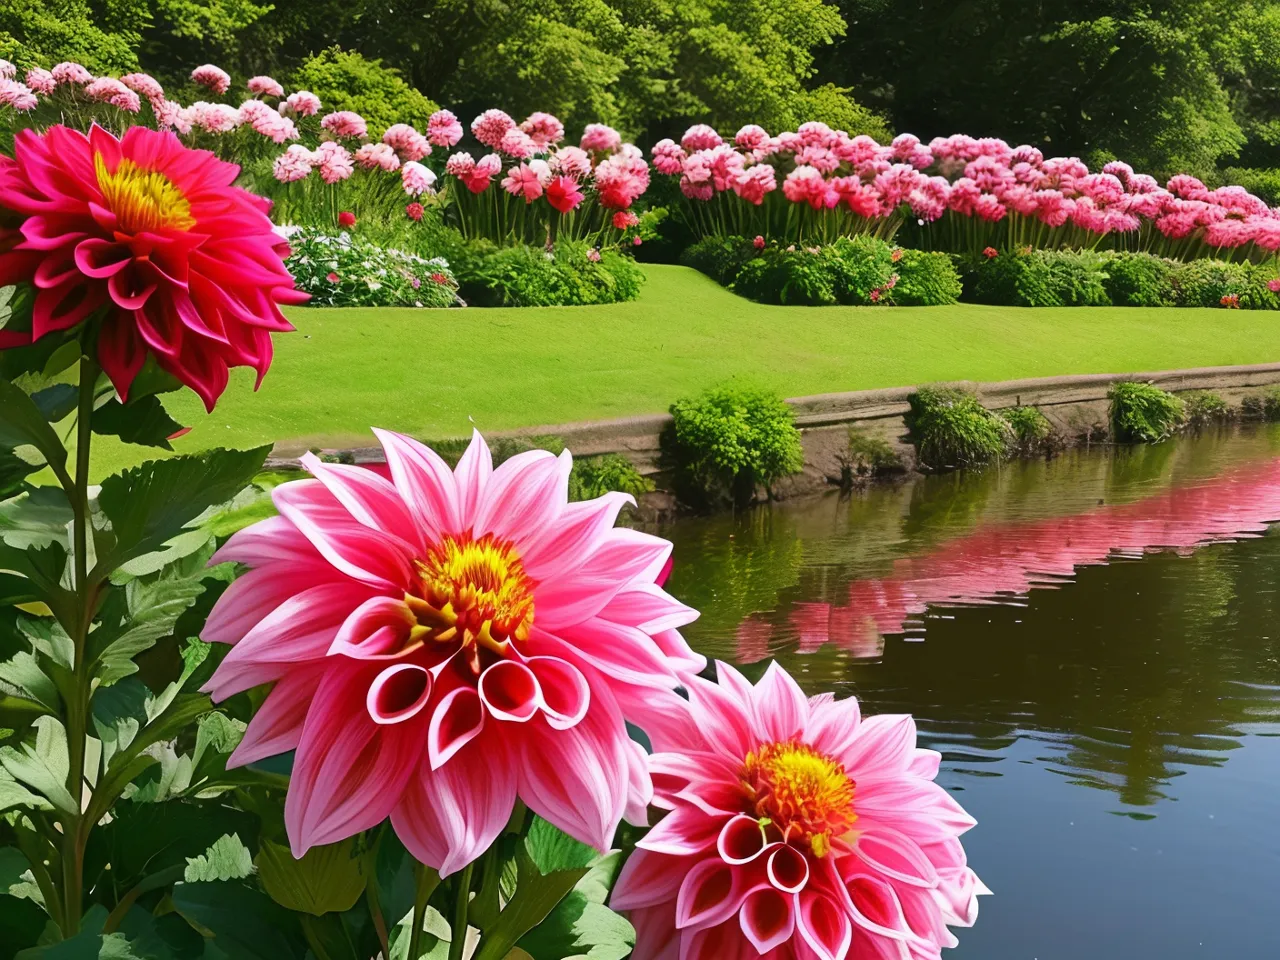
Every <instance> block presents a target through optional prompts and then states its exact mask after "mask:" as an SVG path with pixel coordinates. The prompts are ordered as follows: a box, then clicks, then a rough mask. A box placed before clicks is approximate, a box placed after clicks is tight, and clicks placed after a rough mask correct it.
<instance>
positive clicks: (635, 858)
mask: <svg viewBox="0 0 1280 960" xmlns="http://www.w3.org/2000/svg"><path fill="white" fill-rule="evenodd" d="M698 860H699V858H698V857H697V856H689V857H672V856H668V855H666V854H664V853H653V852H652V851H649V850H643V849H637V850H636V851H635V852H633V853H632V854H631V856H629V857H627V862H626V863H625V864H623V866H622V872H621V873H620V874H618V882H617V883H615V884H614V886H613V893H612V895H611V896H610V898H609V905H610V906H611V907H612V908H613V909H614V910H628V911H630V910H636V909H639V908H642V907H652V906H654V905H656V904H659V903H665V902H666V901H668V900H671V901H673V902H674V900H675V898H676V894H677V893H678V892H679V890H680V884H681V883H682V881H683V880H684V877H685V874H687V873H688V872H689V870H690V869H691V868H692V867H693V865H694V864H696V863H697V862H698Z"/></svg>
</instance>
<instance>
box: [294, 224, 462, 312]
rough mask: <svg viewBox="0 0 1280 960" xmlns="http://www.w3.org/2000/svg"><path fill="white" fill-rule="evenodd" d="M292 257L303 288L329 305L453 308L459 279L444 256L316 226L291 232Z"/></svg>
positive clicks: (318, 303)
mask: <svg viewBox="0 0 1280 960" xmlns="http://www.w3.org/2000/svg"><path fill="white" fill-rule="evenodd" d="M287 235H288V237H289V246H290V249H291V250H292V253H291V254H290V256H289V259H288V261H287V266H288V267H289V270H290V271H291V272H292V273H293V276H294V279H295V280H296V281H297V283H298V289H299V290H303V291H306V292H307V293H309V294H310V295H311V303H312V304H314V305H316V306H325V307H451V306H454V305H455V304H460V303H461V302H462V301H461V300H460V299H459V297H458V282H457V280H455V279H454V276H453V272H452V271H451V270H450V269H449V264H448V262H446V261H445V260H444V258H442V257H436V258H434V259H425V258H423V257H419V256H416V255H414V254H412V253H405V252H404V251H402V250H395V249H390V248H384V247H380V246H378V245H377V244H374V243H371V242H370V241H368V240H365V239H363V238H362V237H360V236H358V235H355V234H351V233H347V232H346V231H343V232H341V233H331V232H328V231H324V230H316V229H311V228H303V229H295V230H291V231H288V234H287Z"/></svg>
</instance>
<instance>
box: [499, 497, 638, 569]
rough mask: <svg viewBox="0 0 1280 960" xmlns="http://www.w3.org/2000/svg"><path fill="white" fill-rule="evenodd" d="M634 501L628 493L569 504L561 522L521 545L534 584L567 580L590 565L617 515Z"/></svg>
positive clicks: (561, 515) (522, 554) (561, 516)
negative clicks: (574, 571) (566, 576)
mask: <svg viewBox="0 0 1280 960" xmlns="http://www.w3.org/2000/svg"><path fill="white" fill-rule="evenodd" d="M628 503H631V504H634V503H635V500H634V499H633V498H632V497H630V496H628V495H627V494H625V493H608V494H605V495H604V496H603V497H600V498H599V499H597V500H588V501H586V502H584V503H570V504H568V505H567V506H566V507H565V508H564V510H563V511H562V512H561V514H560V520H559V522H558V523H556V524H555V525H554V526H552V527H550V528H549V529H547V530H545V531H544V532H543V534H542V535H541V536H540V537H534V538H529V539H525V540H522V541H521V544H520V547H521V557H522V559H523V560H524V565H525V569H526V570H528V571H529V574H530V575H531V576H532V577H533V578H534V579H535V580H547V579H550V578H551V577H553V576H564V575H566V574H568V573H569V572H571V571H573V570H576V569H577V568H578V567H580V566H581V565H582V564H584V563H585V562H586V561H587V558H589V557H590V556H591V555H592V554H593V553H594V552H595V551H596V549H597V548H598V547H599V546H600V544H601V543H602V542H603V541H604V538H605V536H606V535H607V534H608V532H609V531H610V530H612V529H613V524H614V522H615V521H616V520H617V517H618V511H619V510H621V509H622V507H623V506H624V505H625V504H628Z"/></svg>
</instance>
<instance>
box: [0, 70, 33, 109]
mask: <svg viewBox="0 0 1280 960" xmlns="http://www.w3.org/2000/svg"><path fill="white" fill-rule="evenodd" d="M5 62H6V63H7V62H8V61H7V60H6V61H5ZM36 103H37V100H36V95H35V94H34V93H33V92H32V91H31V88H30V87H28V86H27V85H26V84H25V83H19V82H18V81H17V80H14V79H13V78H12V77H3V76H0V106H5V107H12V108H13V109H14V110H17V111H19V112H22V113H25V112H26V111H28V110H34V109H35V108H36Z"/></svg>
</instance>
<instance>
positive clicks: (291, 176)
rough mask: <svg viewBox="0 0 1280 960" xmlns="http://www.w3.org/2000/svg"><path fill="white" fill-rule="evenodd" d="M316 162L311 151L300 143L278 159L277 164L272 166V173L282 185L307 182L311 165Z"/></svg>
mask: <svg viewBox="0 0 1280 960" xmlns="http://www.w3.org/2000/svg"><path fill="white" fill-rule="evenodd" d="M314 160H315V157H314V155H313V154H312V153H311V151H310V150H308V149H307V148H306V147H304V146H302V145H301V144H299V143H295V144H294V145H293V146H291V147H290V148H289V149H288V150H286V151H285V152H284V153H282V154H280V156H278V157H276V159H275V162H274V163H273V164H272V165H271V173H272V175H273V176H274V177H275V178H276V179H277V180H279V181H280V182H281V183H293V182H294V181H296V180H305V179H306V178H307V175H308V174H309V173H311V165H312V163H313V162H314Z"/></svg>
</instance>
